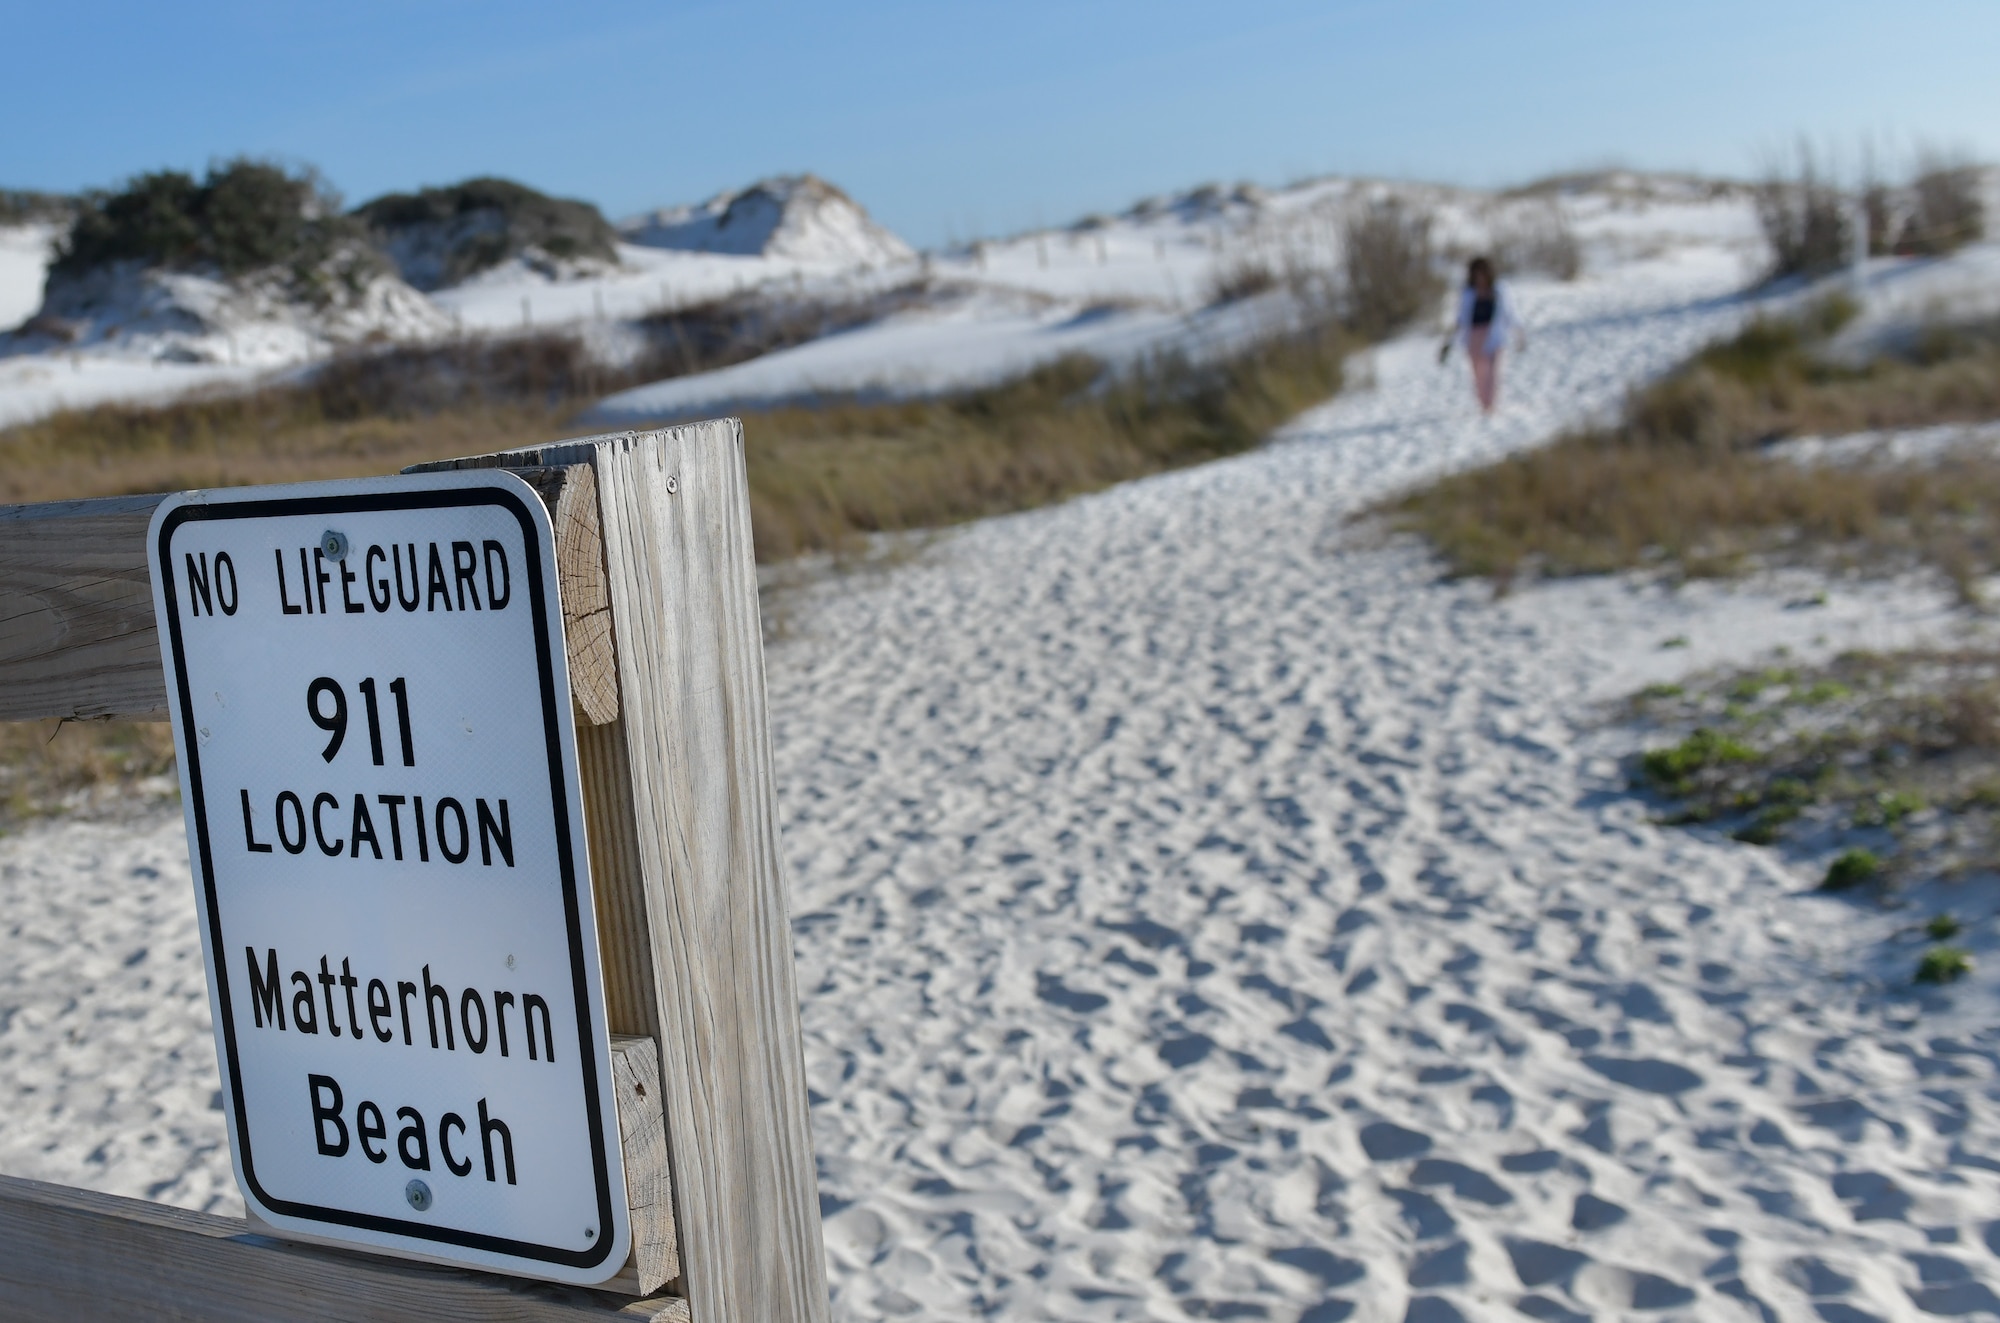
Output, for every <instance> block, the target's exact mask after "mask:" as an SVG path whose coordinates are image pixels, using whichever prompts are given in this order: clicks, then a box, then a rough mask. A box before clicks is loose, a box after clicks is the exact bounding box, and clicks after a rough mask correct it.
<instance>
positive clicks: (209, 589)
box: [150, 471, 629, 1283]
mask: <svg viewBox="0 0 2000 1323" xmlns="http://www.w3.org/2000/svg"><path fill="white" fill-rule="evenodd" d="M150 557H151V568H152V574H153V594H154V602H155V607H156V609H157V611H158V613H159V625H160V642H161V651H162V653H163V654H164V657H165V662H166V674H167V690H168V701H169V704H170V706H171V707H172V712H173V722H174V735H175V738H176V740H177V743H178V748H179V750H180V776H181V788H182V793H183V795H184V797H185V803H186V810H187V829H188V844H189V852H190V855H191V857H192V860H193V865H194V877H195V892H196V896H197V900H198V903H199V907H200V918H201V934H202V952H203V955H204V956H205V958H206V959H207V962H208V986H209V996H210V1002H211V1006H212V1009H213V1013H214V1019H215V1039H216V1049H217V1053H218V1055H219V1057H220V1059H221V1066H222V1079H223V1089H224V1097H225V1099H226V1100H227V1109H226V1110H227V1112H228V1117H229V1133H230V1143H231V1149H232V1153H233V1157H234V1161H235V1167H236V1176H237V1180H238V1181H239V1182H240V1183H241V1185H242V1187H243V1194H244V1197H245V1198H246V1199H247V1200H248V1201H249V1204H250V1206H251V1208H252V1209H253V1210H254V1211H255V1212H256V1213H257V1215H258V1216H260V1217H262V1218H263V1219H264V1220H265V1221H267V1222H269V1223H271V1224H272V1225H274V1226H276V1227H279V1228H281V1229H284V1230H290V1231H295V1232H303V1233H307V1234H312V1235H320V1236H330V1237H335V1238H338V1239H341V1240H347V1241H352V1242H356V1243H360V1244H366V1245H374V1246H379V1247H384V1248H389V1249H395V1250H401V1251H404V1252H411V1253H418V1254H423V1255H426V1256H430V1257H435V1258H442V1259H447V1260H451V1261H455V1262H461V1263H467V1264H472V1265H477V1266H481V1267H487V1268H496V1269H501V1270H504V1271H511V1272H517V1273H527V1274H531V1275H534V1276H541V1277H549V1278H554V1279H557V1280H562V1281H570V1282H583V1283H588V1282H595V1281H602V1280H604V1279H606V1278H608V1277H610V1276H612V1275H613V1274H614V1273H616V1272H617V1270H618V1269H619V1268H620V1267H621V1266H622V1265H623V1263H624V1259H625V1256H626V1252H627V1248H628V1241H629V1232H628V1229H627V1211H626V1195H625V1184H624V1170H623V1165H622V1162H621V1161H620V1156H619V1155H620V1148H619V1142H618V1121H617V1112H616V1110H615V1103H614V1101H613V1095H612V1090H611V1081H610V1064H609V1061H608V1060H607V1053H608V1039H607V1034H606V1027H605V1020H604V995H603V989H602V986H601V983H600V980H599V973H598V961H597V933H596V925H595V921H594V917H593V914H592V908H591V891H590V876H589V865H588V861H587V858H586V853H585V848H584V832H583V813H582V805H581V802H580V793H579V789H578V786H579V780H578V776H577V765H576V739H575V733H574V730H573V729H572V726H571V718H570V698H569V680H568V674H567V670H566V666H565V658H564V651H563V633H562V612H561V609H560V606H559V604H558V602H557V600H556V583H557V578H556V569H555V556H554V539H553V536H552V534H551V531H550V525H549V519H548V516H547V514H546V512H545V511H544V510H543V508H542V504H541V502H540V500H539V499H538V498H537V497H536V496H535V494H534V492H533V491H532V489H530V488H529V487H528V486H527V485H526V484H525V483H523V482H521V481H520V480H519V479H517V478H515V477H513V476H512V475H509V474H504V473H498V472H494V471H486V472H475V473H443V474H432V475H425V476H421V477H404V478H383V479H369V480H361V481H354V482H339V483H316V484H311V485H306V486H299V487H280V488H261V489H243V490H237V491H226V492H195V493H189V494H186V495H182V496H179V497H175V498H173V499H171V500H168V501H166V502H165V503H164V504H162V505H161V506H160V508H159V512H158V514H157V515H156V516H155V517H154V520H153V528H152V536H151V542H150Z"/></svg>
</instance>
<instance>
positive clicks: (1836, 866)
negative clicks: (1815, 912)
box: [1819, 850, 1882, 891]
mask: <svg viewBox="0 0 2000 1323" xmlns="http://www.w3.org/2000/svg"><path fill="white" fill-rule="evenodd" d="M1881 876H1882V861H1881V860H1880V859H1877V858H1876V857H1875V854H1874V852H1873V851H1872V850H1843V851H1842V852H1841V853H1840V855H1839V857H1838V858H1836V859H1835V860H1834V861H1833V862H1832V863H1830V864H1828V865H1827V866H1826V880H1825V881H1823V882H1821V883H1820V884H1819V887H1820V890H1821V891H1848V890H1851V889H1852V888H1854V887H1858V886H1861V885H1862V884H1864V883H1867V882H1873V881H1874V880H1875V879H1877V878H1879V877H1881Z"/></svg>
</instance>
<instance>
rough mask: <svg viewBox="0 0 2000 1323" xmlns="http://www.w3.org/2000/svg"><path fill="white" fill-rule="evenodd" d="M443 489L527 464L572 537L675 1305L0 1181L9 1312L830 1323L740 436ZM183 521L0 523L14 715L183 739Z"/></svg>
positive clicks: (585, 668)
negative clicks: (178, 714)
mask: <svg viewBox="0 0 2000 1323" xmlns="http://www.w3.org/2000/svg"><path fill="white" fill-rule="evenodd" d="M424 467H427V468H473V467H504V468H507V469H509V470H511V471H512V472H515V473H517V474H519V475H520V476H521V477H523V478H525V479H527V480H528V481H529V483H530V484H531V485H532V486H534V487H535V489H536V490H537V492H539V493H540V494H541V496H542V499H543V501H544V503H545V504H546V505H547V506H548V508H549V512H550V516H551V519H552V522H553V523H554V525H555V530H556V542H557V563H558V569H559V571H560V573H561V576H562V605H563V616H564V625H565V630H566V633H567V637H568V641H569V669H570V676H571V689H572V700H573V702H574V705H575V709H576V713H577V718H578V720H577V737H578V744H579V748H578V754H579V761H580V763H581V766H582V770H583V779H584V815H585V823H586V828H587V831H588V834H589V847H590V857H591V873H592V888H593V892H594V895H595V900H596V906H597V913H598V932H599V935H600V947H601V955H602V961H603V971H604V987H605V1000H606V1011H607V1016H608V1018H609V1021H610V1027H611V1031H612V1033H613V1034H614V1035H630V1036H633V1037H635V1038H636V1039H641V1040H650V1041H649V1042H648V1043H647V1044H646V1046H647V1048H648V1049H649V1050H651V1049H654V1048H655V1047H656V1050H657V1061H658V1066H657V1073H656V1074H655V1075H654V1076H653V1080H654V1084H655V1085H656V1087H655V1088H654V1089H653V1090H651V1092H652V1093H653V1095H654V1097H655V1099H656V1101H657V1102H658V1103H659V1104H661V1105H662V1106H663V1111H662V1113H661V1114H660V1122H659V1123H658V1125H657V1126H656V1129H655V1134H656V1138H655V1140H654V1141H653V1143H654V1147H655V1149H658V1148H659V1147H660V1146H659V1144H658V1142H657V1135H658V1132H659V1131H660V1130H663V1135H664V1140H665V1143H664V1156H665V1164H664V1166H663V1167H659V1168H658V1170H657V1171H654V1172H651V1173H648V1172H647V1171H646V1170H644V1168H645V1166H646V1163H647V1162H648V1161H652V1160H651V1159H647V1158H645V1157H643V1156H639V1157H635V1156H633V1134H632V1131H633V1127H632V1124H631V1122H630V1121H629V1120H626V1119H625V1116H624V1112H623V1106H622V1104H623V1101H624V1099H623V1097H621V1120H625V1124H624V1126H623V1128H624V1130H625V1131H626V1135H625V1138H626V1147H627V1167H628V1180H629V1181H630V1183H631V1184H632V1187H633V1188H632V1197H633V1203H634V1219H633V1220H634V1228H635V1250H634V1262H633V1263H632V1264H630V1265H628V1268H627V1274H626V1280H625V1281H624V1282H623V1283H622V1285H623V1287H624V1289H626V1290H628V1291H630V1290H651V1289H653V1287H655V1286H657V1285H658V1284H659V1282H660V1281H661V1280H663V1279H665V1278H671V1280H670V1281H669V1284H668V1286H667V1291H668V1294H667V1295H666V1296H656V1297H653V1298H651V1299H649V1300H642V1301H639V1302H632V1301H629V1300H626V1299H620V1298H618V1297H616V1296H612V1295H607V1294H604V1293H599V1292H588V1291H576V1290H568V1289H562V1288H552V1287H540V1286H535V1285H531V1284H528V1283H523V1282H518V1281H512V1280H509V1279H505V1278H500V1277H492V1276H487V1275H484V1274H480V1273H473V1272H467V1271H464V1270H459V1269H448V1268H439V1267H434V1266H430V1265H423V1264H411V1263H398V1262H394V1261H391V1260H388V1259H383V1258H378V1257H374V1256H369V1255H363V1254H359V1253H354V1252H350V1251H345V1250H339V1249H329V1248H324V1247H317V1246H304V1245H298V1244H281V1243H279V1242H278V1241H276V1240H274V1239H272V1238H271V1237H269V1236H266V1235H262V1234H259V1233H258V1232H257V1231H256V1230H255V1229H254V1228H252V1227H250V1226H249V1225H248V1224H246V1223H244V1222H240V1221H231V1220H228V1219H221V1218H213V1217H205V1216H202V1215H198V1214H192V1213H185V1212H181V1211H177V1210H172V1209H165V1208H160V1207H158V1206H156V1205H151V1204H143V1203H137V1202H135V1201H131V1200H120V1199H113V1198H110V1197H108V1196H103V1195H96V1194H89V1193H85V1192H81V1191H74V1190H63V1189H60V1188H59V1187H51V1186H44V1185H39V1184H36V1183H34V1182H28V1181H18V1180H11V1179H7V1178H0V1315H4V1316H6V1317H10V1318H11V1317H17V1316H18V1317H51V1318H57V1317H74V1316H78V1315H80V1314H85V1313H114V1312H116V1308H115V1305H116V1303H117V1302H120V1301H126V1300H129V1301H131V1302H132V1303H131V1305H130V1308H131V1309H132V1310H133V1312H134V1313H135V1314H137V1315H142V1316H148V1317H158V1316H167V1317H182V1316H185V1317H202V1318H210V1317H214V1318H251V1317H256V1318H266V1317H276V1316H283V1317H342V1318H375V1317H382V1318H389V1317H394V1318H397V1319H399V1320H402V1319H408V1318H411V1317H440V1318H463V1319H543V1318H548V1319H557V1318H564V1319H567V1318H575V1317H579V1316H580V1315H582V1314H585V1313H590V1312H596V1313H599V1314H607V1313H608V1314H614V1315H627V1316H633V1317H646V1318H660V1319H668V1318H690V1317H691V1318H692V1319H694V1320H697V1321H698V1323H735V1321H738V1320H740V1321H741V1323H821V1321H822V1320H824V1319H826V1317H827V1306H828V1302H827V1284H826V1267H825V1259H824V1250H823V1248H822V1245H821V1239H820V1222H819V1206H818V1192H817V1180H816V1172H815V1167H814V1161H813V1155H812V1141H811V1133H810V1125H809V1117H808V1113H807V1106H806V1088H805V1073H804V1057H803V1051H802V1042H801V1038H800V1031H799V1020H798V995H797V990H796V984H795V978H794V974H793V966H792V945H791V929H790V923H789V919H788V916H787V910H786V897H785V887H784V877H783V872H782V866H781V863H780V854H779V849H778V835H777V814H776V804H775V802H774V800H773V796H772V785H773V775H772V769H771V747H770V735H769V727H768V722H767V718H766V714H765V700H764V683H763V676H764V671H763V641H762V635H761V628H760V615H759V611H758V601H757V581H756V567H755V563H754V557H753V552H752V547H751V540H750V511H749V492H748V485H747V482H746V481H745V477H744V469H743V446H742V425H741V424H740V423H739V422H737V421H736V420H734V419H728V420H724V421H721V422H711V423H698V424H694V425H691V426H688V427H681V428H674V429H669V430H666V431H660V432H650V433H620V434H617V435H613V436H605V437H592V438H587V439H584V440H579V441H568V442H562V443H559V444H555V445H550V446H545V447H541V448H539V449H535V450H528V451H519V452H513V453H509V454H503V455H489V456H482V457H478V458H474V459H466V460H458V461H452V462H450V463H446V464H440V465H430V466H424ZM161 499H162V498H160V497H157V496H132V497H114V498H110V499H107V500H98V501H67V502H56V503H52V504H47V505H31V506H14V507H5V508H0V720H28V719H34V718H44V717H104V716H119V717H128V718H139V719H163V718H164V715H165V708H166V698H165V692H164V685H163V680H162V669H161V664H160V655H159V642H158V638H157V636H156V633H155V628H154V620H153V606H152V588H151V583H150V577H149V575H148V571H147V568H146V546H145V541H146V530H147V525H148V521H149V520H150V519H151V517H152V512H153V509H154V507H155V506H156V505H157V504H158V502H159V501H160V500H161ZM642 1082H643V1081H642ZM641 1092H642V1093H643V1092H646V1091H645V1090H641ZM635 1164H636V1165H637V1166H639V1167H640V1168H641V1170H640V1172H639V1173H638V1174H637V1176H636V1178H635V1177H634V1174H633V1168H634V1166H635ZM669 1198H670V1200H671V1205H672V1206H671V1210H670V1212H671V1215H670V1216H669V1215H668V1212H669V1210H668V1209H667V1208H666V1207H665V1204H666V1202H667V1200H668V1199H669ZM649 1200H650V1201H651V1203H650V1204H647V1201H649ZM642 1204H647V1209H642V1208H641V1205H642ZM648 1210H650V1211H648ZM642 1225H645V1226H650V1227H653V1228H655V1229H654V1230H653V1231H651V1232H648V1233H647V1235H648V1237H650V1239H648V1240H647V1242H646V1245H647V1246H650V1248H646V1247H643V1246H641V1244H640V1243H639V1241H640V1239H641V1238H640V1236H639V1234H638V1233H639V1230H640V1228H641V1226H642ZM663 1245H664V1246H666V1247H667V1248H665V1249H662V1246H663ZM648 1255H650V1258H648ZM676 1271H677V1272H678V1276H672V1274H673V1273H674V1272H676ZM114 1279H115V1280H114ZM78 1301H81V1302H83V1303H82V1304H81V1305H78V1304H77V1303H76V1302H78ZM648 1310H650V1311H652V1312H650V1313H649V1312H646V1311H648ZM177 1311H178V1312H177ZM370 1311H373V1312H370ZM635 1311H636V1312H635Z"/></svg>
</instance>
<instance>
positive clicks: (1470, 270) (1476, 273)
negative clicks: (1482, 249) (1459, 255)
mask: <svg viewBox="0 0 2000 1323" xmlns="http://www.w3.org/2000/svg"><path fill="white" fill-rule="evenodd" d="M1481 276H1485V277H1486V287H1487V288H1488V289H1491V288H1493V286H1494V285H1495V284H1497V283H1499V282H1498V280H1497V278H1496V277H1495V276H1494V274H1493V263H1492V262H1490V261H1488V260H1487V259H1486V258H1483V257H1475V258H1473V259H1472V260H1471V261H1470V262H1467V263H1466V264H1465V286H1466V288H1467V289H1477V288H1479V278H1480V277H1481Z"/></svg>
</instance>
